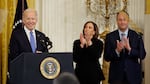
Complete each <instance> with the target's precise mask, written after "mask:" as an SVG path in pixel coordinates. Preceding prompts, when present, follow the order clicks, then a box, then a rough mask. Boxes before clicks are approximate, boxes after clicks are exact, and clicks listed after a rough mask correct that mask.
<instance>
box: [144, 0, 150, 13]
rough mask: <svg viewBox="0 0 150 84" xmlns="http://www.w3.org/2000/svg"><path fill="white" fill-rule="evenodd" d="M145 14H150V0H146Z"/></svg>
mask: <svg viewBox="0 0 150 84" xmlns="http://www.w3.org/2000/svg"><path fill="white" fill-rule="evenodd" d="M145 14H150V0H146V1H145Z"/></svg>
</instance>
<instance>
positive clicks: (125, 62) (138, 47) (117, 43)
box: [104, 11, 146, 84]
mask: <svg viewBox="0 0 150 84" xmlns="http://www.w3.org/2000/svg"><path fill="white" fill-rule="evenodd" d="M128 23H129V15H128V13H126V12H124V11H121V12H119V13H118V14H117V24H118V29H117V30H115V31H113V32H111V33H109V34H107V36H106V39H105V50H104V58H105V60H106V61H110V68H109V83H110V84H141V81H142V73H141V65H140V61H139V59H140V60H142V59H144V58H145V55H146V52H145V49H144V44H143V40H142V37H141V36H140V35H139V34H137V33H136V32H135V31H133V30H131V29H130V28H129V27H128Z"/></svg>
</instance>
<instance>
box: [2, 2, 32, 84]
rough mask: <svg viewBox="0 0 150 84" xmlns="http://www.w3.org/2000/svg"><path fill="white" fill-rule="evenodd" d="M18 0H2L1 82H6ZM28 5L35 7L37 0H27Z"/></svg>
mask: <svg viewBox="0 0 150 84" xmlns="http://www.w3.org/2000/svg"><path fill="white" fill-rule="evenodd" d="M17 1H18V0H0V18H1V20H0V80H1V81H0V84H6V79H7V69H8V67H7V65H8V45H9V40H10V36H11V32H12V25H13V21H14V16H15V10H16V6H17ZM27 3H28V7H29V8H34V7H35V0H27Z"/></svg>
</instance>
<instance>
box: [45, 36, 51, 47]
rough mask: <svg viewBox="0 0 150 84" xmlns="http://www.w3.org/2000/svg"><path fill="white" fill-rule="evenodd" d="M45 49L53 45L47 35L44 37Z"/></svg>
mask: <svg viewBox="0 0 150 84" xmlns="http://www.w3.org/2000/svg"><path fill="white" fill-rule="evenodd" d="M45 40H46V46H47V49H51V48H52V47H53V45H52V42H51V41H50V40H49V38H48V37H45Z"/></svg>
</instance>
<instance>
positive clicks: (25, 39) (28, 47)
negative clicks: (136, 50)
mask: <svg viewBox="0 0 150 84" xmlns="http://www.w3.org/2000/svg"><path fill="white" fill-rule="evenodd" d="M23 36H24V44H26V45H25V46H26V47H27V49H29V51H31V52H32V49H31V46H30V42H29V39H28V37H27V35H26V32H25V30H24V29H23Z"/></svg>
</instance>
